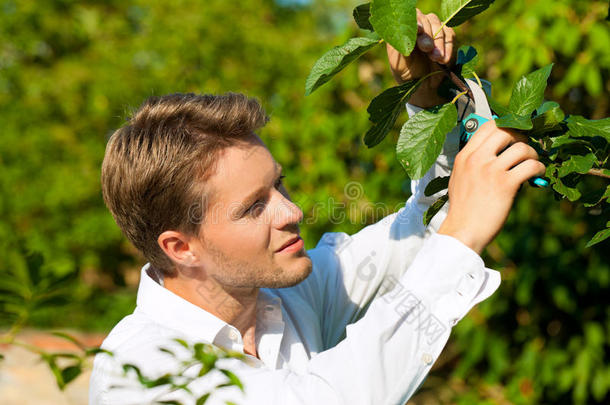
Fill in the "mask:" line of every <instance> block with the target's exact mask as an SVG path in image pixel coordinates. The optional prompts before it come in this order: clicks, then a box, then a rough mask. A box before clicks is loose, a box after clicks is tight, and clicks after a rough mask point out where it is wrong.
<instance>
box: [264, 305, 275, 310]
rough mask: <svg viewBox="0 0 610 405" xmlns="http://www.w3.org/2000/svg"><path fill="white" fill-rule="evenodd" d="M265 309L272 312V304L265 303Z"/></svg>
mask: <svg viewBox="0 0 610 405" xmlns="http://www.w3.org/2000/svg"><path fill="white" fill-rule="evenodd" d="M265 311H267V312H273V306H272V305H267V306H266V307H265Z"/></svg>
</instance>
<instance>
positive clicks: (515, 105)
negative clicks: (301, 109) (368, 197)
mask: <svg viewBox="0 0 610 405" xmlns="http://www.w3.org/2000/svg"><path fill="white" fill-rule="evenodd" d="M492 2H493V1H462V0H459V1H456V0H443V1H442V3H441V10H442V15H443V16H444V17H443V18H444V21H443V25H451V26H457V25H460V24H463V23H464V22H466V21H467V20H468V19H470V18H471V17H473V16H475V15H477V14H479V13H481V12H482V11H484V10H486V9H487V8H488V7H489V5H490V4H491V3H492ZM415 6H416V4H415V2H404V1H403V2H393V1H388V0H373V1H372V2H371V3H370V6H369V13H370V16H369V22H370V25H371V26H372V27H369V26H368V25H367V24H366V23H365V22H363V18H364V17H365V16H366V13H363V10H366V8H367V7H366V5H360V6H358V7H357V8H356V9H355V10H354V12H353V16H354V19H355V21H356V24H357V25H358V26H365V28H366V29H369V30H370V28H373V30H374V31H375V32H376V33H378V34H379V35H380V36H381V38H382V41H378V43H381V42H383V41H385V42H387V43H388V44H390V45H392V46H393V47H394V48H396V49H397V50H398V51H400V52H401V53H402V54H404V55H407V56H408V55H410V54H411V52H412V51H413V48H414V44H415V40H416V37H417V20H416V7H415ZM360 40H364V38H351V39H350V40H349V41H348V44H349V43H354V42H357V41H360ZM374 45H376V44H374V43H372V42H368V43H367V47H366V48H363V47H357V48H354V49H350V48H349V47H342V48H341V56H342V57H341V59H340V60H335V63H333V64H332V75H335V74H337V73H338V72H339V71H340V70H342V69H343V68H345V66H347V65H348V64H349V63H350V62H352V61H354V60H356V59H357V58H358V57H359V56H361V55H362V54H363V53H364V52H366V51H368V50H369V49H371V48H372V47H373V46H374ZM333 51H334V52H336V51H335V50H333ZM333 51H331V52H333ZM459 53H460V55H459V58H458V62H457V63H456V66H455V67H453V68H452V69H451V70H450V68H449V67H447V66H442V65H439V68H442V70H441V69H439V72H442V71H444V72H445V73H446V75H447V77H448V78H449V79H451V80H452V82H453V83H451V84H449V86H453V87H454V88H455V91H456V93H458V92H459V91H461V90H464V89H466V88H467V87H466V84H465V82H464V81H463V80H460V78H459V76H457V75H459V74H461V72H462V71H464V70H465V71H466V72H467V73H472V74H473V75H474V77H475V78H477V80H478V76H477V75H476V73H474V69H473V66H472V62H476V61H475V56H476V55H477V52H476V50H474V49H473V48H472V47H469V48H466V49H464V48H462V49H460V52H459ZM327 55H328V53H327V54H326V55H324V56H323V57H322V58H321V59H320V60H318V62H316V65H314V68H313V69H312V75H314V76H317V75H320V72H319V70H320V69H319V68H318V66H319V65H320V64H327V63H328V61H327V59H328V58H327ZM466 63H468V64H470V65H468V66H467V67H466V69H464V68H463V65H464V64H466ZM551 69H552V64H549V65H547V66H545V67H543V68H541V69H538V70H536V71H535V72H532V73H530V74H528V75H526V76H523V77H522V78H521V79H520V80H519V81H518V82H517V83H516V84H515V85H514V86H513V90H512V94H511V97H510V100H509V104H508V107H502V106H501V105H499V104H498V103H494V106H495V108H496V113H497V114H498V115H499V117H498V118H497V119H496V125H497V126H498V127H504V128H512V129H517V130H521V131H523V132H524V133H525V134H526V135H529V137H530V138H531V140H532V141H534V142H536V141H538V142H539V143H540V145H541V146H542V148H539V149H540V151H541V152H542V154H543V156H544V157H546V156H548V155H551V156H552V157H551V160H552V161H553V162H554V163H552V164H550V165H549V166H548V167H549V170H548V171H547V176H548V177H549V178H550V181H551V184H552V185H553V190H554V191H555V192H556V193H558V195H559V196H561V197H567V198H568V199H569V200H570V201H576V200H578V199H579V198H580V195H581V194H580V192H579V191H578V190H577V189H576V184H577V183H578V182H579V180H580V178H579V177H574V176H572V177H571V178H570V179H569V180H564V179H563V178H564V177H565V176H567V175H570V174H572V173H580V174H597V175H602V176H603V177H608V178H610V176H605V175H604V174H603V171H604V170H609V169H608V168H609V167H610V162H608V157H609V151H608V149H609V143H610V139H609V138H610V133H609V131H610V118H607V119H604V120H587V119H585V118H584V117H579V116H574V117H568V118H567V119H564V114H563V112H562V111H561V109H560V108H559V105H558V104H557V103H545V104H542V103H543V101H544V91H545V89H546V86H547V80H548V78H549V76H550V74H551ZM433 73H435V72H433ZM429 76H430V75H427V76H424V77H423V78H421V79H419V80H413V81H410V82H407V83H404V84H402V85H400V86H398V87H394V88H391V89H389V90H386V91H385V92H383V93H381V95H379V96H377V97H376V98H374V99H373V101H372V102H371V104H370V105H369V108H368V111H369V114H370V118H369V119H370V121H372V122H373V124H374V125H373V127H372V128H371V129H370V130H369V132H368V133H367V136H365V143H366V144H367V146H369V147H371V146H374V145H376V144H378V143H379V142H380V141H381V140H382V139H383V138H384V137H385V136H386V135H387V133H388V132H389V131H390V130H391V129H392V127H393V126H394V122H395V121H396V118H397V116H398V113H399V111H400V110H402V106H403V104H404V102H405V101H408V99H409V97H410V96H411V95H412V94H413V92H414V89H415V88H417V86H418V85H419V84H420V83H421V82H422V81H424V80H426V79H427V78H428V77H429ZM310 78H311V75H310ZM328 79H329V77H326V76H324V77H323V79H322V80H324V81H328ZM318 82H320V83H319V84H322V82H321V80H319V81H318ZM479 83H480V82H479ZM317 87H318V86H316V87H312V86H310V85H309V80H308V83H307V85H306V94H310V93H311V91H313V90H315V89H316V88H317ZM467 92H468V91H464V92H462V93H458V94H457V96H456V97H455V98H454V99H453V101H451V103H447V104H445V105H442V106H441V105H439V106H436V107H435V108H434V109H433V110H427V111H426V110H424V111H421V112H419V113H418V114H416V115H415V116H414V117H413V118H411V119H410V120H408V121H407V122H406V123H405V124H404V125H403V127H402V129H401V131H400V137H399V139H398V143H397V149H396V151H397V157H398V161H399V162H400V164H401V165H402V167H403V168H404V169H405V171H406V172H407V174H408V176H409V177H410V178H412V179H419V178H421V177H423V175H424V174H425V173H426V172H427V171H428V169H429V168H430V167H431V166H432V164H433V163H434V161H435V160H436V158H437V157H438V155H439V154H440V152H441V150H442V146H443V141H444V134H446V133H447V132H449V130H450V129H451V128H453V127H454V126H455V125H456V124H458V122H457V121H458V120H457V117H458V114H457V110H456V107H455V106H454V105H453V104H455V102H456V101H457V99H458V98H459V97H460V96H462V95H465V94H466V93H467ZM534 112H536V113H534ZM533 119H536V124H537V126H536V128H535V129H534V124H533V122H532V120H533ZM530 130H532V131H531V132H530ZM566 134H567V136H568V138H579V140H580V141H581V144H582V143H585V144H586V145H587V146H588V148H587V150H585V151H584V152H583V151H579V150H576V151H575V150H573V148H572V147H571V145H570V142H565V143H563V144H562V147H557V145H555V148H556V149H554V150H550V148H551V147H552V145H553V139H552V138H553V137H560V136H562V135H566ZM596 138H602V139H605V142H602V143H601V144H598V143H596V142H595V139H596ZM536 146H538V144H536ZM545 146H546V148H545ZM575 158H578V159H581V160H580V161H583V160H586V162H588V163H589V165H588V167H587V168H586V169H582V164H581V165H580V167H581V169H582V170H581V171H578V170H577V169H575V168H574V167H575V164H574V159H575ZM542 160H543V161H545V160H546V159H542ZM547 163H548V161H547ZM564 163H565V164H564ZM591 169H593V171H590V170H591ZM600 170H601V171H602V173H600ZM566 182H567V183H568V184H566ZM607 189H608V190H610V185H608V186H607ZM604 194H606V193H602V195H601V198H599V199H598V200H597V201H596V202H595V203H596V204H599V203H601V202H602V200H606V202H607V199H606V198H605V197H603V195H604ZM441 198H442V200H439V201H438V203H436V204H433V206H432V207H430V209H431V211H429V212H427V213H426V214H425V215H424V223H425V224H427V223H428V222H429V221H430V218H431V216H432V213H435V212H438V210H439V209H440V207H442V205H443V204H444V202H445V201H446V199H447V198H446V197H445V196H443V197H441ZM607 236H610V230H608V231H601V232H598V233H597V234H596V235H595V236H594V239H593V240H592V241H594V242H595V243H599V242H601V241H603V240H604V239H605V237H607ZM592 244H594V243H590V245H592Z"/></svg>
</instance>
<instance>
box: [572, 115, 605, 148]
mask: <svg viewBox="0 0 610 405" xmlns="http://www.w3.org/2000/svg"><path fill="white" fill-rule="evenodd" d="M566 122H567V123H568V129H569V130H570V136H580V137H592V136H601V137H602V138H604V139H605V140H606V141H607V142H610V118H604V119H601V120H588V119H586V118H585V117H582V116H580V115H571V116H569V117H568V118H567V119H566Z"/></svg>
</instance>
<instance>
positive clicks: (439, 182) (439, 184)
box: [424, 176, 449, 197]
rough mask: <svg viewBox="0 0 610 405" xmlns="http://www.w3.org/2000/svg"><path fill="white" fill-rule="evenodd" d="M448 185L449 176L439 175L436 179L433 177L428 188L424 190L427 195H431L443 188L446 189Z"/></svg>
mask: <svg viewBox="0 0 610 405" xmlns="http://www.w3.org/2000/svg"><path fill="white" fill-rule="evenodd" d="M447 187H449V176H446V177H437V178H435V179H432V180H431V181H430V183H428V185H427V186H426V189H425V190H424V195H425V196H426V197H430V196H431V195H433V194H436V193H438V192H439V191H441V190H445V189H446V188H447Z"/></svg>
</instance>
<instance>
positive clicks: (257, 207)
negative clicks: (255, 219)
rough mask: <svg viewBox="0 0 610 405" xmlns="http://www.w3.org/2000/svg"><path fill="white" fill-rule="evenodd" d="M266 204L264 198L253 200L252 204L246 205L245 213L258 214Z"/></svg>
mask: <svg viewBox="0 0 610 405" xmlns="http://www.w3.org/2000/svg"><path fill="white" fill-rule="evenodd" d="M266 204H267V200H266V199H259V200H256V201H255V202H254V204H252V205H251V206H250V207H248V209H247V210H246V212H245V214H247V215H252V216H258V215H260V214H261V213H262V212H263V210H264V209H265V205H266Z"/></svg>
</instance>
